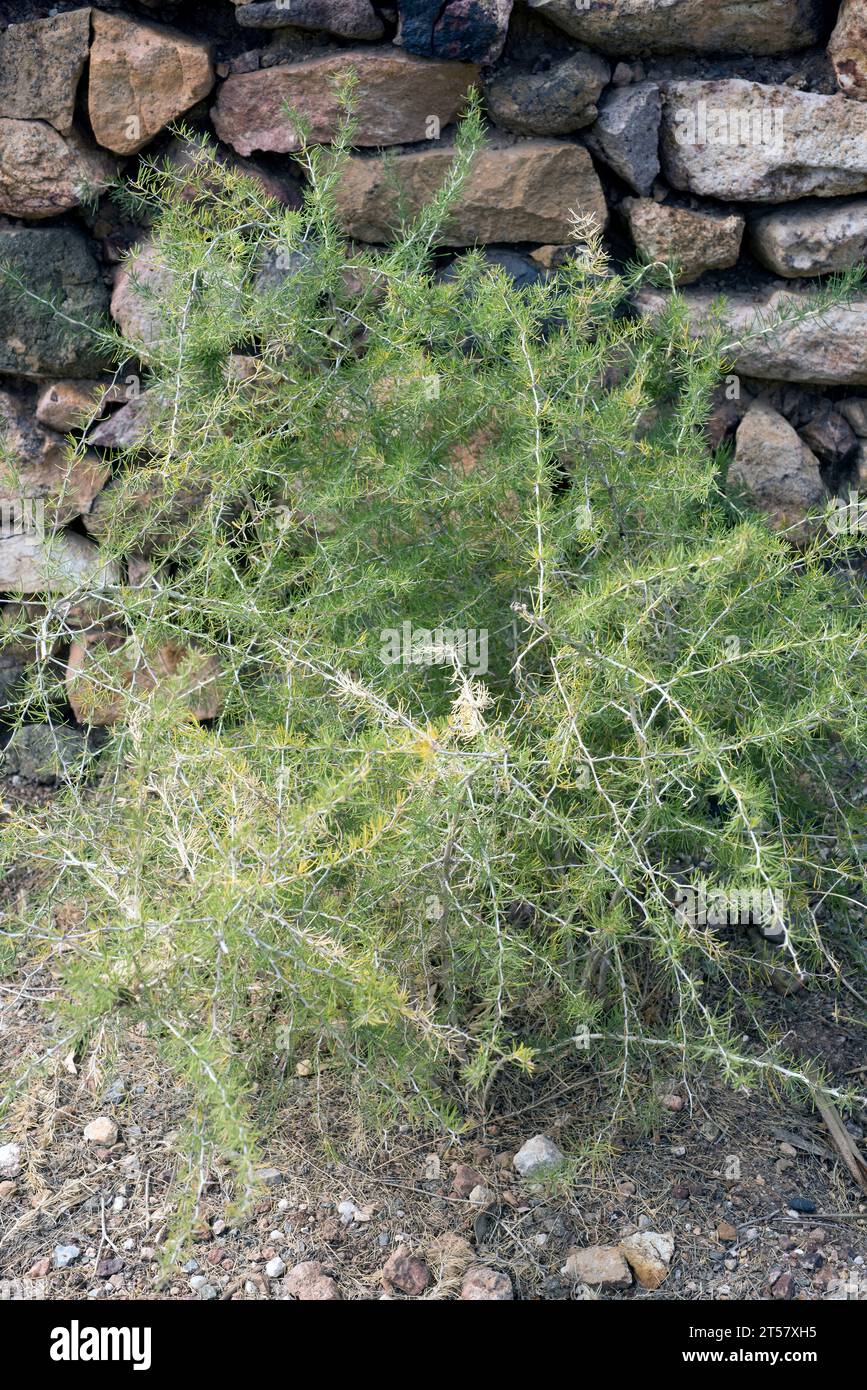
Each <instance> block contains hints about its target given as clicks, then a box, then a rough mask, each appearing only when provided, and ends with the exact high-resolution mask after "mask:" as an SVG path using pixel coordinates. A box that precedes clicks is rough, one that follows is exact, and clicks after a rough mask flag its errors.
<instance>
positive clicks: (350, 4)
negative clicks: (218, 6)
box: [235, 0, 385, 39]
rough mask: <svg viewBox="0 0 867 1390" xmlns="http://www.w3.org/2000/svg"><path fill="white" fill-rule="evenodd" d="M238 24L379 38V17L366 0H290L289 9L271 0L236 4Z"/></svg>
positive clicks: (380, 23)
mask: <svg viewBox="0 0 867 1390" xmlns="http://www.w3.org/2000/svg"><path fill="white" fill-rule="evenodd" d="M235 18H236V20H237V21H238V23H239V24H241V25H243V26H244V27H245V28H247V29H282V28H285V27H286V25H287V24H291V26H292V28H293V29H312V30H324V32H325V33H327V34H335V35H336V36H337V38H340V39H381V38H382V36H383V34H384V33H385V29H384V26H383V23H382V20H381V19H380V18H379V15H378V14H377V13H376V11H375V10H374V8H373V6H372V5H371V4H370V3H369V0H291V11H290V10H289V9H287V7H286V5H285V4H283V5H278V4H276V3H274V0H268V3H262V4H257V3H253V4H247V5H239V6H238V8H237V9H236V11H235Z"/></svg>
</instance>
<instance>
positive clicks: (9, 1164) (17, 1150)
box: [0, 1144, 21, 1179]
mask: <svg viewBox="0 0 867 1390" xmlns="http://www.w3.org/2000/svg"><path fill="white" fill-rule="evenodd" d="M20 1172H21V1145H20V1144H0V1178H4V1179H8V1178H17V1177H18V1174H19V1173H20Z"/></svg>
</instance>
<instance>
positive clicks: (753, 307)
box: [635, 281, 867, 386]
mask: <svg viewBox="0 0 867 1390" xmlns="http://www.w3.org/2000/svg"><path fill="white" fill-rule="evenodd" d="M681 293H682V295H683V298H684V300H685V302H686V305H687V309H688V311H689V319H690V332H691V333H693V334H694V335H695V336H700V335H701V334H702V333H703V332H705V331H706V329H707V327H708V325H709V324H710V323H711V322H712V321H714V318H715V311H714V305H715V303H718V300H719V294H720V292H719V291H718V290H716V289H704V288H700V289H692V288H687V289H685V290H683V291H682V292H681ZM811 299H812V296H811V292H810V291H809V290H808V289H802V288H799V287H795V286H794V285H793V284H791V282H782V283H781V282H780V281H771V282H770V283H767V284H764V285H757V286H755V287H753V288H749V289H745V290H735V291H728V290H727V291H726V297H725V300H724V303H723V306H722V310H721V314H720V318H719V321H720V322H722V324H723V325H724V327H725V330H726V334H727V341H729V342H730V343H731V349H730V354H729V355H730V356H731V357H733V359H734V362H733V367H734V370H735V371H736V372H737V373H738V374H739V375H741V376H746V377H756V378H758V379H759V380H762V381H803V382H814V383H815V384H817V385H824V386H864V385H867V297H864V298H859V299H854V300H852V301H851V302H850V303H849V304H848V305H837V306H836V307H834V308H825V309H821V310H813V311H811V309H810V304H811ZM635 302H636V306H637V307H638V308H639V309H640V310H641V311H642V312H643V313H647V314H650V315H656V314H658V313H660V312H661V311H662V309H663V308H664V306H665V304H666V302H667V300H666V295H665V294H664V293H663V292H662V291H659V290H651V289H646V290H642V291H641V292H640V293H639V294H637V295H636V298H635ZM783 310H785V311H787V312H788V313H789V315H790V317H789V319H788V321H787V322H782V323H779V322H775V320H776V319H778V317H779V314H780V312H781V311H783Z"/></svg>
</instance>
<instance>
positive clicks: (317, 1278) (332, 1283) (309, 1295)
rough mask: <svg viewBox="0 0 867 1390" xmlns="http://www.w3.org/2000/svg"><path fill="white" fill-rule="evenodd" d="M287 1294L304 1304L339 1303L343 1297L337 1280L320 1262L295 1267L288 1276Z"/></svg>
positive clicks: (305, 1263)
mask: <svg viewBox="0 0 867 1390" xmlns="http://www.w3.org/2000/svg"><path fill="white" fill-rule="evenodd" d="M286 1292H287V1293H290V1294H291V1295H292V1297H293V1298H297V1299H299V1300H300V1301H301V1302H302V1303H337V1302H339V1301H340V1300H342V1297H343V1295H342V1294H341V1292H340V1289H339V1288H338V1286H337V1281H336V1279H333V1278H332V1277H331V1275H330V1274H329V1273H328V1271H327V1269H326V1268H325V1265H323V1264H320V1263H319V1261H318V1260H306V1261H305V1262H304V1263H303V1264H299V1265H295V1267H294V1269H290V1271H289V1273H288V1274H287V1275H286Z"/></svg>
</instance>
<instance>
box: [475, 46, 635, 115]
mask: <svg viewBox="0 0 867 1390" xmlns="http://www.w3.org/2000/svg"><path fill="white" fill-rule="evenodd" d="M610 76H611V69H610V67H609V66H608V63H607V62H606V61H605V59H604V58H600V56H599V54H598V53H591V52H589V50H584V49H581V50H578V51H577V52H575V53H573V54H571V55H570V56H568V57H566V58H563V59H560V60H559V61H555V62H548V63H547V64H544V65H543V64H538V63H537V64H533V65H532V66H531V67H527V66H525V65H524V64H521V63H516V62H508V63H503V64H501V65H500V66H499V67H497V68H495V69H494V70H493V71H492V72H491V73H490V75H489V77H488V80H487V81H486V83H485V101H486V103H487V108H488V114H489V115H490V117H491V120H492V121H493V122H494V124H495V125H498V126H501V127H502V128H503V129H504V130H511V131H515V132H516V133H518V134H519V135H568V134H569V132H570V131H573V130H579V129H581V127H582V126H587V125H590V124H591V123H592V122H593V121H594V120H595V118H596V106H595V103H596V101H598V99H599V95H600V93H601V92H602V89H603V87H604V86H605V85H606V83H607V82H608V80H609V78H610Z"/></svg>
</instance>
